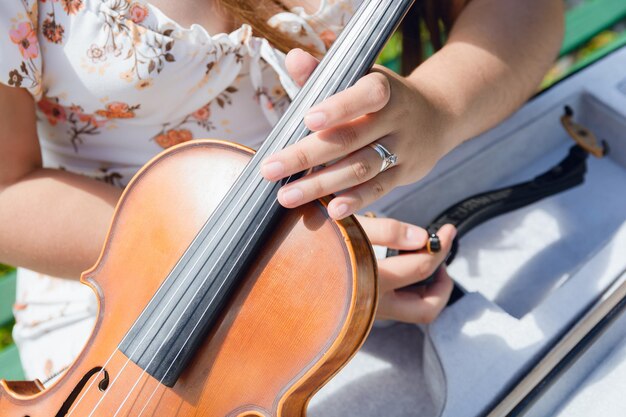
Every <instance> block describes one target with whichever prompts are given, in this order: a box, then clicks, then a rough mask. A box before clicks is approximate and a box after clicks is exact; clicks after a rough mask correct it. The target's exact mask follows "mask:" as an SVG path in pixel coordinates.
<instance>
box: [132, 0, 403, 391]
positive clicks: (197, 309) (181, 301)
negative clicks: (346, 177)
mask: <svg viewBox="0 0 626 417" xmlns="http://www.w3.org/2000/svg"><path fill="white" fill-rule="evenodd" d="M412 3H413V0H366V1H364V2H363V4H362V5H361V7H360V8H359V9H358V11H357V13H356V15H355V16H354V18H353V19H351V20H350V22H349V24H348V25H347V27H346V29H345V30H344V32H343V33H342V35H341V36H340V37H339V39H338V40H337V41H336V42H335V44H334V45H333V47H332V48H331V49H330V51H329V52H328V54H327V55H326V57H325V58H324V59H323V60H322V62H321V63H320V65H319V66H318V68H317V69H316V70H315V72H314V73H313V74H312V76H311V77H310V79H309V81H308V82H307V83H306V85H305V86H304V87H303V88H302V90H301V91H300V93H299V94H298V96H297V97H296V98H295V99H294V101H293V103H292V105H291V106H290V107H289V109H288V110H287V112H286V114H285V115H284V116H283V117H282V118H281V120H280V121H279V122H278V124H277V125H276V126H275V128H274V129H273V130H272V132H271V133H270V135H269V137H268V138H267V140H266V141H265V143H264V144H263V146H262V147H261V149H260V150H259V152H258V153H257V155H256V156H255V157H254V158H253V159H252V161H251V162H250V164H248V166H247V167H246V169H245V170H244V171H243V173H242V174H241V175H240V177H239V178H238V179H237V181H236V182H235V184H234V186H233V187H232V189H231V190H230V191H229V192H228V194H227V195H226V197H225V198H224V200H223V201H222V202H221V203H220V205H219V206H218V207H217V208H216V210H215V212H214V214H213V215H212V216H211V218H209V219H208V220H207V223H206V224H205V225H204V226H203V228H202V230H201V231H200V232H199V233H198V235H197V236H196V238H195V239H194V241H193V242H192V243H191V245H190V246H189V248H188V249H187V250H186V252H185V253H184V254H183V257H182V258H181V259H180V261H179V262H178V264H177V265H176V266H175V267H174V269H173V270H172V271H171V272H170V273H169V275H168V277H167V278H166V279H165V281H164V283H163V285H162V286H161V287H160V288H159V290H158V292H157V293H156V294H155V296H154V297H153V298H152V300H151V301H150V303H149V304H148V306H147V307H146V308H145V310H144V311H143V312H142V314H141V316H140V317H139V318H138V320H137V321H136V322H135V323H134V325H133V327H132V328H131V329H130V331H129V332H128V333H127V334H126V336H125V338H124V340H123V341H122V342H121V343H120V350H121V351H122V352H123V353H124V354H126V356H128V358H129V359H130V360H132V361H133V362H135V363H136V364H137V365H139V366H140V367H141V368H142V369H143V370H144V371H146V372H147V373H148V374H150V375H152V376H153V377H154V378H156V379H157V380H159V381H160V382H161V383H162V384H164V385H166V386H169V387H171V386H173V385H174V384H175V383H176V381H177V380H178V377H179V376H180V374H181V373H182V372H183V371H184V369H185V367H186V365H187V363H188V362H189V360H190V359H191V358H192V357H193V354H194V353H195V352H196V350H197V349H198V347H199V346H200V345H201V344H202V343H203V342H204V339H205V337H206V335H207V333H208V332H209V331H210V329H211V328H212V327H213V325H214V323H215V322H216V321H217V320H218V319H219V317H220V314H221V310H222V309H223V307H224V306H225V305H226V303H227V302H228V300H229V298H230V295H231V294H232V291H233V290H234V289H235V288H236V285H237V283H238V282H239V281H240V280H241V278H242V277H243V276H245V273H246V271H247V268H248V266H249V265H250V263H251V262H252V261H253V260H254V259H255V258H256V254H257V253H258V250H259V248H260V247H261V246H262V245H263V243H264V242H265V238H266V237H267V236H269V235H270V234H271V231H272V230H273V228H274V225H275V222H276V221H277V220H278V219H280V217H281V212H282V210H283V209H282V208H281V207H280V205H279V204H278V202H277V201H276V195H277V193H278V189H279V188H280V187H281V185H282V184H281V183H269V182H268V181H266V180H265V179H263V178H262V177H261V175H260V174H259V164H260V162H261V160H262V159H263V158H265V157H266V156H268V155H269V154H271V153H273V152H276V151H277V150H279V149H282V148H284V147H286V146H288V145H290V144H292V143H295V142H297V141H298V140H300V139H302V138H303V137H305V136H306V135H307V134H308V133H309V131H308V130H307V128H306V127H305V125H304V123H303V117H304V115H305V113H306V111H307V110H308V109H309V108H310V107H311V106H313V105H315V104H316V103H319V102H321V101H323V100H324V99H326V98H327V97H329V96H331V95H333V94H335V93H337V92H339V91H341V90H344V89H346V88H348V87H350V86H351V85H353V84H354V83H355V82H356V81H357V80H358V79H359V78H360V77H362V76H363V75H365V74H366V73H367V72H368V71H369V69H370V68H371V67H372V65H373V63H374V61H375V59H376V57H377V56H378V54H379V53H380V51H381V49H382V48H383V46H384V45H385V43H386V42H387V40H388V39H389V37H390V36H391V35H392V33H393V32H394V31H395V29H396V27H397V26H398V24H399V23H400V21H401V19H402V18H403V16H404V15H405V14H406V12H407V11H408V9H409V8H410V6H411V5H412ZM300 175H301V174H300ZM298 177H299V175H296V176H292V177H291V178H290V180H294V179H295V178H298Z"/></svg>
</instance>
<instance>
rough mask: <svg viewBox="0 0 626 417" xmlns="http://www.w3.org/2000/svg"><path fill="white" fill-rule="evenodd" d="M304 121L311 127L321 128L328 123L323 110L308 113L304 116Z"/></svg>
mask: <svg viewBox="0 0 626 417" xmlns="http://www.w3.org/2000/svg"><path fill="white" fill-rule="evenodd" d="M304 123H305V124H306V125H307V127H308V128H309V129H320V128H322V127H324V124H325V123H326V115H325V114H324V113H321V112H315V113H310V114H307V115H306V116H304Z"/></svg>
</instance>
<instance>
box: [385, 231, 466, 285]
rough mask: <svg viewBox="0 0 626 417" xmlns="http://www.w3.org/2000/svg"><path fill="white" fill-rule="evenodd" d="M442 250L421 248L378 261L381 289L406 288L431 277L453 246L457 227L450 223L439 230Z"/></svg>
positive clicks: (438, 234)
mask: <svg viewBox="0 0 626 417" xmlns="http://www.w3.org/2000/svg"><path fill="white" fill-rule="evenodd" d="M437 236H439V240H440V241H441V251H439V252H438V253H433V254H430V253H428V252H427V251H426V250H425V249H421V250H419V251H417V252H416V253H414V254H404V255H398V256H393V257H391V258H386V259H382V260H380V261H379V262H378V270H379V272H380V277H381V279H380V288H381V291H387V290H390V289H394V290H395V289H400V288H405V287H407V286H409V285H413V284H415V283H418V282H420V281H423V280H425V279H426V278H428V277H430V276H431V275H432V274H433V273H434V272H435V271H436V270H437V268H439V266H440V265H441V264H442V263H443V262H444V260H445V259H446V256H447V255H448V253H449V252H450V249H451V248H452V242H453V240H454V237H455V236H456V228H455V227H454V226H452V225H450V224H447V225H445V226H443V227H442V228H441V229H439V231H438V232H437Z"/></svg>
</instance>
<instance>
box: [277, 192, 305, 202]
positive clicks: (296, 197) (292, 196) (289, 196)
mask: <svg viewBox="0 0 626 417" xmlns="http://www.w3.org/2000/svg"><path fill="white" fill-rule="evenodd" d="M280 196H281V197H282V198H281V199H282V200H283V201H284V202H285V204H288V205H290V206H291V205H294V204H298V203H299V202H300V201H302V199H303V198H304V194H303V193H302V191H300V189H299V188H291V189H289V190H287V191H284V192H282V193H281V195H280Z"/></svg>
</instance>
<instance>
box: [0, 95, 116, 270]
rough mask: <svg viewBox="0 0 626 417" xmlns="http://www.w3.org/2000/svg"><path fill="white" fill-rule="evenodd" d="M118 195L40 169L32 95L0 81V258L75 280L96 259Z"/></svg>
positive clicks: (79, 179) (93, 183)
mask: <svg viewBox="0 0 626 417" xmlns="http://www.w3.org/2000/svg"><path fill="white" fill-rule="evenodd" d="M120 194H121V191H120V190H118V189H116V188H114V187H112V186H110V185H107V184H104V183H101V182H98V181H95V180H92V179H89V178H86V177H82V176H79V175H75V174H71V173H67V172H62V171H57V170H49V169H44V168H42V161H41V151H40V148H39V141H38V138H37V131H36V119H35V105H34V103H33V99H32V96H31V95H30V94H29V93H28V92H27V91H26V90H23V89H19V88H11V87H6V86H4V85H0V262H3V263H8V264H10V265H17V266H23V267H27V268H31V269H33V270H36V271H39V272H42V273H47V274H50V275H53V276H61V277H68V278H78V277H79V276H80V273H81V272H82V271H84V270H85V269H87V268H89V267H90V266H92V265H93V264H94V263H95V261H96V259H97V257H98V255H99V253H100V249H101V247H102V243H103V242H104V237H105V235H106V232H107V230H108V227H109V223H110V220H111V217H112V215H113V210H114V207H115V204H116V203H117V200H118V199H119V196H120Z"/></svg>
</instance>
